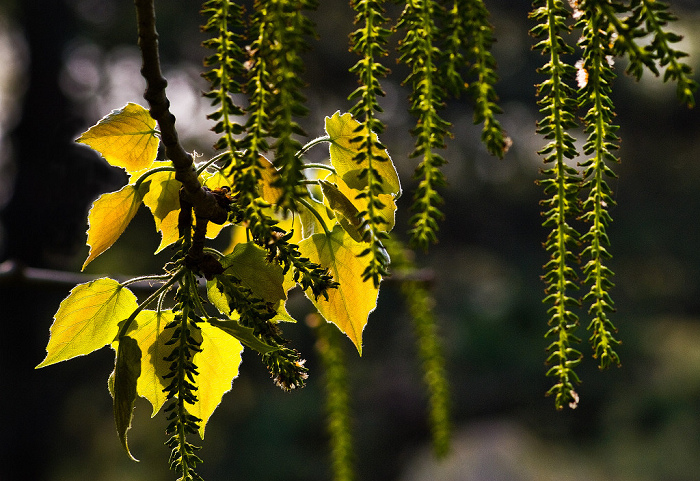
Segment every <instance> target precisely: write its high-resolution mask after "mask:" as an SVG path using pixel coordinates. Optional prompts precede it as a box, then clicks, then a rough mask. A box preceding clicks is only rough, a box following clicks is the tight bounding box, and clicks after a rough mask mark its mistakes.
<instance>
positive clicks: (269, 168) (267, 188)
mask: <svg viewBox="0 0 700 481" xmlns="http://www.w3.org/2000/svg"><path fill="white" fill-rule="evenodd" d="M258 162H259V165H260V167H262V170H261V173H262V178H261V179H260V181H259V182H258V188H259V189H260V197H262V198H263V199H264V200H265V202H269V203H270V204H276V203H277V201H278V200H279V198H280V197H281V196H282V194H283V193H284V189H282V188H281V187H277V186H275V185H274V184H275V182H276V181H277V179H278V178H279V173H278V172H277V169H276V168H275V166H274V165H272V162H270V161H269V160H267V159H266V158H265V157H264V156H262V155H261V156H259V157H258Z"/></svg>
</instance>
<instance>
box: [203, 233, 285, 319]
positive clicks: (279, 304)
mask: <svg viewBox="0 0 700 481" xmlns="http://www.w3.org/2000/svg"><path fill="white" fill-rule="evenodd" d="M220 262H221V265H222V267H223V268H224V269H225V270H224V273H223V274H222V275H220V276H217V277H218V279H214V280H211V281H208V282H207V296H208V297H209V302H211V303H212V305H213V306H214V307H216V308H217V309H218V310H219V312H221V313H222V314H225V315H226V316H228V317H229V318H232V319H233V318H235V319H238V314H236V313H235V312H232V311H231V307H230V305H229V296H228V295H227V294H226V289H227V283H230V282H233V280H232V279H231V278H230V277H231V276H232V277H235V278H236V279H237V280H238V281H240V284H241V285H242V286H244V287H247V288H249V289H250V290H251V291H252V293H253V295H254V296H255V297H258V298H260V299H263V300H265V301H266V302H269V303H270V304H272V305H273V306H274V308H275V310H276V311H277V314H276V315H275V317H274V318H273V321H276V322H280V321H281V322H296V321H295V320H294V318H293V317H292V316H290V315H289V313H287V310H286V308H285V300H286V299H287V290H289V288H291V287H293V285H292V286H290V285H288V283H287V282H286V280H285V276H284V274H283V272H282V267H281V266H280V265H279V264H276V263H271V262H268V261H267V253H266V252H265V250H264V249H262V248H260V247H258V246H257V245H255V244H254V243H253V242H245V243H241V244H236V246H235V247H234V249H233V252H232V253H231V254H229V255H227V256H225V257H224V258H223V259H221V261H220ZM238 281H236V282H238ZM222 289H223V292H222Z"/></svg>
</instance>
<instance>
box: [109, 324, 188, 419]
mask: <svg viewBox="0 0 700 481" xmlns="http://www.w3.org/2000/svg"><path fill="white" fill-rule="evenodd" d="M173 320H175V314H174V313H173V311H172V310H162V311H152V310H143V311H141V312H139V313H138V315H137V316H136V318H135V319H134V322H133V324H132V327H131V329H129V332H128V333H127V334H128V335H129V337H131V338H132V339H134V340H135V341H136V342H137V343H138V345H139V347H140V348H141V353H142V355H141V375H140V376H139V378H138V383H137V385H136V391H137V393H138V395H139V396H141V397H143V398H146V399H147V400H148V401H149V402H150V403H151V406H152V408H153V410H152V412H151V417H153V416H155V415H156V414H157V413H158V411H160V408H161V407H163V404H164V403H165V401H166V396H165V393H164V392H163V389H164V388H165V387H166V385H167V383H166V382H165V380H164V379H163V377H162V376H163V375H164V374H167V373H168V372H169V364H170V363H168V362H166V361H165V360H164V358H165V357H167V356H169V355H170V353H171V352H172V350H173V346H166V344H165V343H166V342H167V341H168V340H169V337H168V336H166V335H164V334H163V329H164V327H165V326H166V325H167V324H168V323H170V322H172V321H173ZM118 346H119V342H118V341H115V342H114V343H113V344H112V347H114V349H118Z"/></svg>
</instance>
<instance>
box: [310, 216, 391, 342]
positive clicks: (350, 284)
mask: <svg viewBox="0 0 700 481" xmlns="http://www.w3.org/2000/svg"><path fill="white" fill-rule="evenodd" d="M366 248H367V244H365V243H359V242H356V241H354V240H353V239H352V237H350V235H349V234H348V233H347V232H345V230H343V228H342V227H341V226H339V225H336V226H335V227H334V228H333V232H332V233H331V235H330V237H329V236H326V235H325V234H314V235H313V236H311V237H309V238H308V239H304V240H303V241H301V242H300V243H299V251H300V252H301V253H302V255H304V256H306V257H308V258H309V259H310V260H311V261H312V262H316V263H319V264H321V265H323V266H327V267H328V268H329V269H330V271H331V274H332V275H333V279H335V280H336V281H337V282H339V283H340V285H339V286H338V288H336V289H329V290H328V299H327V300H326V299H324V298H322V297H319V298H318V299H315V298H314V296H313V295H312V294H311V292H310V291H307V292H306V296H307V297H308V298H309V300H311V302H312V303H313V304H314V306H316V308H317V309H318V312H319V313H320V314H321V315H322V316H323V317H324V318H325V319H326V320H327V321H329V322H332V323H333V324H335V325H336V326H338V328H339V329H340V330H341V331H343V332H344V333H345V334H346V335H347V336H348V337H349V338H350V340H351V341H352V342H353V343H354V344H355V347H356V348H357V351H358V352H359V353H360V355H362V331H363V329H364V327H365V325H366V324H367V318H368V317H369V315H370V313H371V312H372V311H373V310H374V309H375V308H376V307H377V296H378V294H379V289H378V288H375V287H374V283H373V282H371V281H369V282H368V281H363V280H362V272H363V271H364V269H365V264H364V263H363V258H362V257H360V254H362V252H363V251H365V250H366Z"/></svg>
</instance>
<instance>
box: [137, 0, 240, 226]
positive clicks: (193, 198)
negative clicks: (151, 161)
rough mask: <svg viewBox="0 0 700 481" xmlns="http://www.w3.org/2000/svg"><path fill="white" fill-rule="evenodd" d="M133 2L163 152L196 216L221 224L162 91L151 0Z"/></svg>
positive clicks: (144, 72) (223, 217) (221, 211)
mask: <svg viewBox="0 0 700 481" xmlns="http://www.w3.org/2000/svg"><path fill="white" fill-rule="evenodd" d="M134 5H135V6H136V22H137V25H138V43H139V48H140V49H141V58H142V60H143V65H142V67H141V75H142V76H143V78H144V79H145V80H146V91H145V93H144V95H143V98H144V99H146V101H147V102H148V105H149V107H150V113H151V117H153V118H154V119H155V120H156V122H158V126H159V128H160V134H161V139H162V141H163V146H164V147H165V155H166V157H167V158H169V159H170V160H171V161H172V163H173V166H174V167H175V178H176V179H177V180H178V181H180V182H181V183H182V185H183V187H184V190H185V193H186V195H187V198H188V200H189V202H190V203H191V204H192V205H193V206H194V210H195V213H196V215H197V217H201V218H205V219H208V220H210V221H212V222H214V223H216V224H223V223H224V222H226V219H227V217H228V213H227V211H226V210H225V209H224V208H223V207H221V206H220V205H219V204H218V203H217V202H216V199H215V198H214V196H213V195H212V194H211V193H210V192H209V190H208V189H206V188H203V187H202V184H201V183H200V182H199V179H198V178H197V173H196V171H195V168H194V161H193V159H192V155H190V154H189V153H188V152H187V151H185V149H184V148H183V147H182V145H181V144H180V140H179V138H178V134H177V130H176V128H175V116H174V115H173V114H172V113H171V112H170V101H169V100H168V97H167V96H166V93H165V88H166V87H167V85H168V82H167V80H166V79H165V77H163V73H162V71H161V68H160V54H159V52H158V32H157V31H156V13H155V6H154V0H134Z"/></svg>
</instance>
